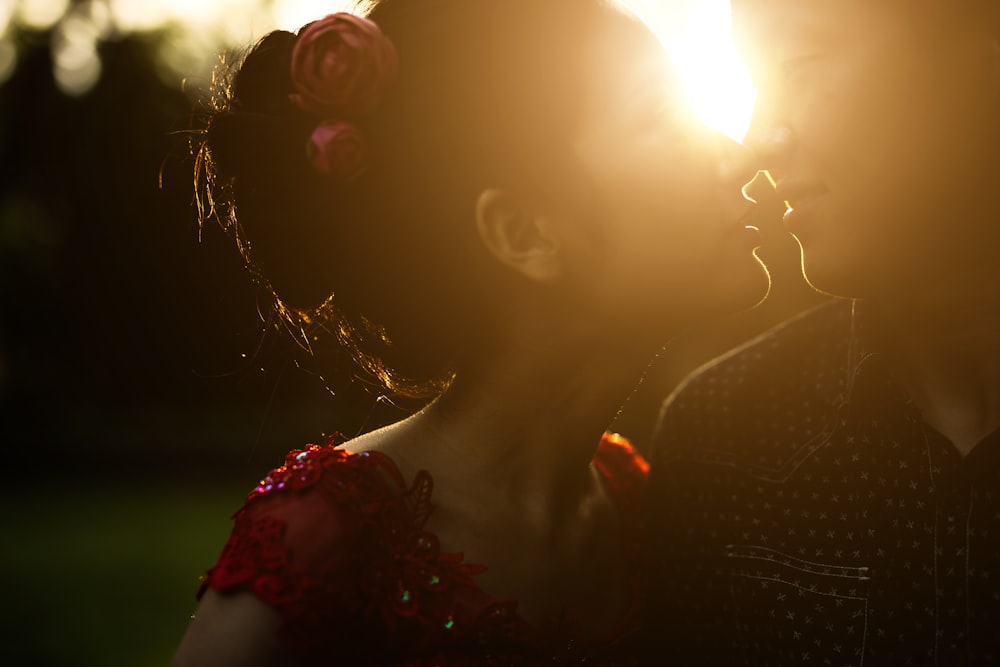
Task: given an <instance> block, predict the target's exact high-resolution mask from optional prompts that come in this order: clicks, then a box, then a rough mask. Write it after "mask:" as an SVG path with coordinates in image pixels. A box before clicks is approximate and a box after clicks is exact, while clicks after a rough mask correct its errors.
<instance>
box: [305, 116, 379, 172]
mask: <svg viewBox="0 0 1000 667" xmlns="http://www.w3.org/2000/svg"><path fill="white" fill-rule="evenodd" d="M367 153H368V145H367V143H366V142H365V137H364V135H363V134H362V133H361V130H359V129H358V128H357V127H356V126H355V125H353V124H351V123H348V122H346V121H333V122H328V123H323V124H322V125H320V126H319V127H317V128H316V129H315V130H313V133H312V135H311V136H310V137H309V143H308V144H307V146H306V156H307V157H308V158H309V162H311V163H312V166H313V168H314V169H316V171H318V172H319V173H321V174H324V175H326V176H330V177H331V178H333V179H334V180H337V181H342V182H347V181H352V180H354V179H356V178H357V177H358V176H360V175H361V174H362V173H363V172H364V170H365V167H366V166H367V157H368V155H367Z"/></svg>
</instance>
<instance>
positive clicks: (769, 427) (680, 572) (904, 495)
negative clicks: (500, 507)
mask: <svg viewBox="0 0 1000 667" xmlns="http://www.w3.org/2000/svg"><path fill="white" fill-rule="evenodd" d="M855 310H856V308H855V304H854V303H852V302H850V301H837V302H834V303H832V304H829V305H825V306H822V307H820V308H818V309H816V310H813V311H810V312H808V313H806V314H804V315H802V316H800V317H798V318H796V319H794V320H792V321H790V322H788V323H786V324H784V325H782V326H780V327H778V328H777V329H775V330H773V331H772V332H770V333H768V334H765V335H764V336H762V337H760V338H758V339H757V340H755V341H753V342H752V343H750V344H748V345H746V346H744V347H743V348H741V349H739V350H736V351H735V352H733V353H730V354H729V355H727V356H726V357H724V358H722V359H719V360H717V361H715V362H713V363H712V364H710V365H708V366H706V367H704V368H703V369H701V370H700V371H699V372H697V373H696V374H695V375H694V376H693V377H692V378H691V379H689V380H688V381H687V382H686V383H685V384H684V385H683V386H682V387H681V388H679V389H678V391H676V392H675V393H674V394H673V395H672V396H671V397H670V398H669V399H668V400H667V403H666V404H665V406H664V411H663V413H662V415H661V419H660V425H659V429H658V434H657V438H656V445H655V448H654V450H653V456H652V475H651V478H650V494H651V503H652V508H651V509H652V511H651V526H650V533H651V536H652V550H651V554H650V555H651V561H650V577H651V586H650V589H649V602H650V605H649V609H650V611H649V614H648V616H647V619H646V628H647V631H648V633H649V637H650V640H651V642H652V646H651V650H656V651H659V652H660V653H661V655H662V658H663V660H665V661H669V660H671V659H673V660H676V661H680V664H704V665H718V666H724V665H725V666H728V665H798V664H809V665H838V666H842V665H852V666H853V665H894V666H895V665H943V666H947V667H952V666H955V667H957V666H960V665H997V664H1000V432H995V433H993V434H991V435H990V436H989V437H987V438H986V439H984V440H983V441H982V442H980V443H979V444H978V445H977V446H976V447H975V448H974V449H973V450H972V451H971V452H970V453H969V454H968V455H967V456H965V457H962V456H961V454H960V453H959V451H958V450H957V449H956V448H955V447H954V446H953V445H952V444H951V442H950V441H949V440H947V439H946V438H945V437H943V436H942V435H941V434H939V433H938V432H936V431H935V430H934V429H932V428H931V427H929V426H927V425H926V424H925V423H924V422H923V421H922V419H921V417H920V414H919V411H918V410H917V409H916V408H915V406H914V405H913V404H912V403H911V402H910V401H909V400H908V398H907V396H906V395H905V394H904V392H903V391H902V390H901V389H900V388H899V387H898V385H897V384H896V383H895V382H894V381H893V378H892V376H891V374H890V372H889V369H888V368H887V366H886V365H885V363H884V361H883V359H882V357H881V356H880V355H879V354H878V353H877V352H875V351H873V350H872V349H870V348H866V344H865V342H864V340H865V337H864V336H863V334H862V333H861V332H859V329H860V325H859V318H858V316H857V314H856V312H855Z"/></svg>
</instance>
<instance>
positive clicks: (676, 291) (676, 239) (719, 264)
mask: <svg viewBox="0 0 1000 667" xmlns="http://www.w3.org/2000/svg"><path fill="white" fill-rule="evenodd" d="M588 57H589V58H591V59H592V61H590V62H589V63H588V64H589V65H590V67H589V69H588V70H587V71H588V72H590V73H592V74H593V76H592V77H591V76H588V78H589V84H588V85H589V90H588V91H587V94H586V98H585V100H584V104H583V107H582V109H581V119H580V124H579V130H578V133H577V136H576V141H575V144H574V149H575V157H576V158H577V160H578V162H579V164H580V165H581V166H582V169H583V172H584V175H585V176H586V177H587V178H588V179H589V181H590V183H589V186H590V190H591V192H592V195H593V201H592V204H593V206H592V208H593V211H592V212H588V214H587V216H586V217H587V218H588V220H586V221H585V222H590V223H591V224H592V225H593V226H594V227H596V231H595V233H594V236H595V237H596V241H595V242H596V243H597V244H598V246H599V247H598V248H596V251H597V254H596V258H595V262H593V263H592V264H591V266H590V267H589V276H590V278H589V279H588V285H587V287H588V289H587V292H588V298H593V299H594V300H595V303H594V305H595V307H596V308H597V309H598V312H599V313H600V314H601V315H607V316H611V317H615V318H628V319H629V320H630V321H633V322H636V323H638V324H643V325H645V326H647V327H649V328H650V329H655V330H661V325H662V326H663V327H678V326H687V325H690V324H694V323H695V322H696V321H698V320H700V319H702V318H705V317H710V316H713V315H719V314H725V313H728V312H733V311H736V310H740V309H744V308H748V307H750V306H752V305H754V304H755V303H757V302H758V301H759V300H760V299H761V298H762V297H763V296H764V294H765V293H766V291H767V287H768V277H767V273H766V270H765V269H764V267H763V265H762V264H761V263H760V262H759V261H758V260H757V258H756V257H755V256H754V254H753V248H754V247H755V246H757V245H759V237H758V234H757V232H756V230H754V229H752V228H750V229H748V228H747V227H746V223H745V222H744V218H745V216H746V215H747V213H748V212H749V210H750V207H751V206H752V204H751V203H750V202H749V201H747V200H746V199H745V198H744V197H743V195H742V186H743V185H744V184H745V183H746V182H747V181H749V180H750V179H751V178H752V177H753V175H754V174H755V173H756V172H755V167H754V166H753V165H752V163H751V161H750V159H749V152H748V151H747V150H746V149H744V148H743V147H742V146H740V145H739V144H737V143H735V142H733V141H731V140H729V139H728V138H726V137H724V136H723V135H721V134H719V133H716V132H714V131H712V130H709V129H707V128H705V127H703V126H700V125H699V124H698V123H697V121H695V120H694V119H693V118H692V117H691V112H690V110H689V107H688V105H687V102H686V100H685V98H684V95H683V93H682V91H681V89H680V86H679V84H678V82H677V79H676V77H675V75H674V74H673V72H672V69H671V65H670V62H669V60H668V58H667V55H666V52H665V50H664V49H663V47H662V45H661V44H660V43H659V42H658V40H657V39H656V38H655V37H654V36H653V35H652V33H651V32H650V31H649V30H648V29H647V28H646V27H645V26H644V25H643V24H642V23H641V22H639V21H638V20H635V19H633V18H632V17H628V16H625V15H622V16H619V17H614V19H613V20H611V21H609V27H608V30H607V31H606V35H603V36H602V38H600V39H598V40H595V42H594V44H593V49H592V52H591V53H589V54H588ZM651 333H652V332H651Z"/></svg>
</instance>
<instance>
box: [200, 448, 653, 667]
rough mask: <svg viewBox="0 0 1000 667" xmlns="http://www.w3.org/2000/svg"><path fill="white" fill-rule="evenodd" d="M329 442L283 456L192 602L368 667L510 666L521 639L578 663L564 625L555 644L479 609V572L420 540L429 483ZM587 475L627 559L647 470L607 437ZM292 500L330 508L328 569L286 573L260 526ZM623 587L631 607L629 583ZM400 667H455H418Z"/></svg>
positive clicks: (270, 529)
mask: <svg viewBox="0 0 1000 667" xmlns="http://www.w3.org/2000/svg"><path fill="white" fill-rule="evenodd" d="M335 437H336V436H332V437H331V438H329V439H328V440H327V441H326V442H325V443H324V444H323V445H310V446H308V447H306V448H305V449H301V450H293V451H291V452H289V453H288V455H287V456H286V458H285V462H284V464H283V465H282V466H280V467H278V468H276V469H275V470H273V471H271V473H269V474H268V475H267V476H266V477H265V478H264V479H263V480H261V482H260V483H259V484H258V485H257V487H256V488H254V489H253V491H251V492H250V494H249V495H248V496H247V500H246V502H245V504H244V506H243V507H242V508H241V509H240V510H239V511H238V512H237V513H236V515H235V525H234V529H233V532H232V534H231V536H230V538H229V541H228V542H227V544H226V546H225V548H224V549H223V552H222V555H221V557H220V559H219V562H218V563H217V564H216V566H215V567H214V568H212V569H211V570H210V571H209V573H208V575H207V576H206V579H205V581H204V583H203V585H202V588H201V591H200V592H199V595H200V594H201V592H203V591H204V590H205V589H206V588H213V589H218V590H223V591H225V590H233V589H243V590H249V591H251V592H253V593H254V594H255V595H256V596H257V597H259V598H260V599H261V600H263V601H264V602H266V603H268V604H269V605H271V606H272V607H274V608H275V609H276V610H278V612H279V613H280V614H281V616H282V619H283V626H282V628H281V631H280V633H281V637H280V638H281V640H282V642H283V643H284V644H285V645H286V646H288V647H290V648H292V649H294V650H296V651H300V652H304V653H309V652H312V651H315V650H316V649H319V648H322V647H323V646H325V645H327V644H330V643H331V642H335V641H336V640H335V639H334V638H333V637H331V635H336V637H339V638H341V639H343V638H344V637H350V638H351V639H352V640H353V641H352V644H353V645H354V646H355V647H356V648H358V650H364V655H365V656H367V657H369V658H371V657H372V656H373V653H372V652H373V651H376V652H377V651H379V650H382V651H384V652H385V653H386V654H389V653H390V652H391V648H390V647H391V646H405V647H406V650H407V652H408V653H411V652H413V653H420V652H423V653H424V655H435V654H436V652H437V651H438V650H439V649H440V648H443V647H445V646H447V647H448V649H447V651H448V655H449V656H457V655H461V654H462V653H463V652H467V653H468V655H470V656H472V655H475V656H479V657H480V658H482V657H483V656H484V655H494V656H496V657H497V659H498V660H500V662H498V663H497V664H501V663H502V664H516V661H515V662H510V660H511V658H509V657H508V656H511V655H513V654H514V653H517V652H518V651H521V652H523V651H524V650H525V649H527V648H528V646H527V645H525V643H524V642H525V640H528V639H529V638H534V639H535V640H538V641H530V642H529V643H530V644H532V645H533V646H532V649H531V650H532V651H537V652H538V654H539V655H540V656H541V655H544V656H547V659H553V660H556V661H557V662H558V663H559V664H566V663H567V662H575V660H571V659H570V656H573V655H579V656H583V655H585V654H583V653H578V652H577V649H578V647H577V639H579V637H576V638H574V633H573V632H572V627H571V625H569V624H567V625H565V626H562V625H561V626H560V628H559V629H558V632H556V633H555V634H556V635H558V637H554V636H553V635H552V633H544V634H545V637H544V638H542V637H540V636H539V633H538V631H537V629H534V628H532V627H531V626H530V625H529V624H527V623H526V622H525V621H524V620H523V619H522V618H521V617H520V616H519V615H518V614H517V603H516V602H515V601H498V600H491V599H490V598H489V597H488V596H487V595H486V594H485V593H483V592H482V591H481V590H480V589H478V587H477V586H476V585H475V582H474V580H473V577H474V576H475V575H476V574H479V573H481V572H483V571H485V569H486V568H485V567H484V566H481V565H476V564H471V563H465V562H463V555H462V554H461V553H441V550H440V544H439V542H438V538H437V536H436V535H434V534H433V533H430V532H428V531H426V530H424V526H425V524H426V522H427V519H428V517H429V516H430V514H431V512H432V511H433V509H434V506H433V504H432V502H431V495H432V492H433V487H434V483H433V478H432V477H431V475H430V474H429V473H427V472H426V471H420V472H419V473H417V475H416V476H415V478H414V480H413V482H412V484H410V485H409V486H407V485H406V482H405V480H404V478H403V476H402V474H401V473H400V472H399V469H398V468H397V467H396V465H395V463H394V462H393V461H392V459H391V458H389V457H388V456H386V455H384V454H381V453H379V452H361V453H358V454H352V453H349V452H347V451H344V450H342V449H338V448H337V447H335V446H334V438H335ZM595 465H597V467H598V469H599V470H600V472H601V475H602V477H603V479H604V480H605V481H606V483H607V485H608V486H607V489H608V492H609V494H610V495H612V497H613V499H614V501H615V503H616V504H617V505H618V506H619V508H620V510H621V511H622V516H623V517H624V518H625V519H626V520H625V521H623V535H622V537H623V539H624V540H625V544H626V548H627V549H628V551H629V552H630V553H631V554H637V553H638V547H639V538H640V533H641V530H642V528H643V526H644V523H645V522H644V521H643V520H642V519H641V517H642V512H643V511H644V504H643V503H642V489H643V487H644V485H645V479H646V470H647V466H646V464H645V462H644V461H643V460H642V459H641V457H639V456H638V455H637V454H636V453H635V451H634V450H633V449H632V448H631V446H630V445H629V444H628V443H627V441H625V440H624V439H620V438H616V437H615V436H610V435H609V436H606V437H605V439H604V441H603V442H602V443H601V447H600V449H599V452H598V455H597V456H596V457H595ZM298 494H320V495H321V496H322V497H323V498H324V499H327V500H329V501H330V502H331V504H332V505H333V507H335V508H336V510H335V512H334V514H333V515H331V517H329V518H330V520H332V521H334V522H335V523H336V524H337V525H336V526H331V530H339V531H340V533H341V534H342V536H343V537H344V540H343V541H344V543H346V544H348V545H349V548H347V549H344V550H342V553H340V552H338V555H339V557H338V558H336V559H330V560H329V561H324V562H323V564H322V565H317V564H315V563H313V564H302V563H300V562H297V561H296V553H295V546H296V545H294V544H289V543H288V524H287V523H286V522H285V521H284V520H282V519H279V518H276V517H274V516H271V515H270V513H269V512H271V511H272V507H271V504H270V503H269V501H276V502H279V503H280V502H286V503H287V501H288V500H294V497H295V496H296V495H298ZM327 518H328V517H326V516H325V515H324V517H323V519H324V520H325V519H327ZM635 586H636V589H637V595H636V598H635V599H636V600H638V588H639V584H638V580H636V581H635ZM634 611H637V610H634ZM634 616H635V614H634V613H633V614H630V615H629V619H631V618H633V617H634ZM627 620H628V619H627ZM625 625H626V626H627V625H628V624H627V623H626V624H625ZM334 627H336V628H337V631H336V632H331V629H332V628H334ZM624 629H630V628H624ZM546 639H547V640H555V642H552V641H544V640H546ZM519 644H520V646H518V645H519ZM337 646H338V651H341V652H342V651H343V650H344V648H345V647H344V646H343V645H342V642H341V643H337ZM436 647H437V648H436ZM463 647H465V648H463ZM490 647H492V648H490ZM514 647H517V648H516V649H514V653H512V652H511V651H512V649H513V648H514ZM486 649H488V650H486ZM484 651H485V652H484ZM413 653H411V654H413ZM587 654H589V655H593V654H592V652H588V653H587ZM359 655H360V654H359ZM442 655H443V654H442ZM500 656H504V657H503V658H500ZM504 661H506V662H504ZM412 664H414V665H417V664H421V665H422V664H428V665H430V664H442V665H443V664H448V665H455V664H464V663H461V662H458V663H456V662H455V661H454V660H452V659H449V660H447V661H446V660H438V661H435V660H434V659H430V660H429V661H420V662H414V663H412ZM474 664H491V663H489V662H488V661H487V662H486V663H483V662H482V661H481V660H480V661H479V662H475V663H474ZM588 664H589V663H588Z"/></svg>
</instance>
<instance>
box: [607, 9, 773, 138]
mask: <svg viewBox="0 0 1000 667" xmlns="http://www.w3.org/2000/svg"><path fill="white" fill-rule="evenodd" d="M625 4H626V5H628V6H629V7H630V8H632V9H633V11H635V12H636V14H638V15H639V16H641V17H642V18H643V20H644V21H645V22H646V23H647V24H648V25H649V26H650V27H651V28H652V29H653V30H654V31H655V32H656V33H657V34H658V35H659V36H660V38H661V39H662V40H663V43H664V45H665V46H666V48H667V51H669V52H670V55H671V58H672V59H673V61H674V63H675V65H676V67H677V70H678V72H679V74H680V77H681V80H682V82H683V84H684V88H685V90H686V92H687V96H688V101H689V102H690V104H691V107H692V108H693V109H694V112H695V113H696V114H697V116H698V118H700V119H701V121H702V122H704V123H705V124H706V125H709V126H711V127H714V128H716V129H718V130H720V131H721V132H724V133H725V134H727V135H729V136H730V137H732V138H734V139H736V140H737V141H742V140H743V137H745V136H746V133H747V128H749V126H750V117H751V115H752V113H753V105H754V101H755V100H756V97H757V95H756V91H755V90H754V89H753V86H752V85H751V83H750V76H749V74H748V72H747V68H746V65H745V64H744V63H743V62H742V61H741V60H740V57H739V55H738V54H737V52H736V47H735V45H734V44H733V39H732V33H731V30H730V13H729V0H625Z"/></svg>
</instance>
